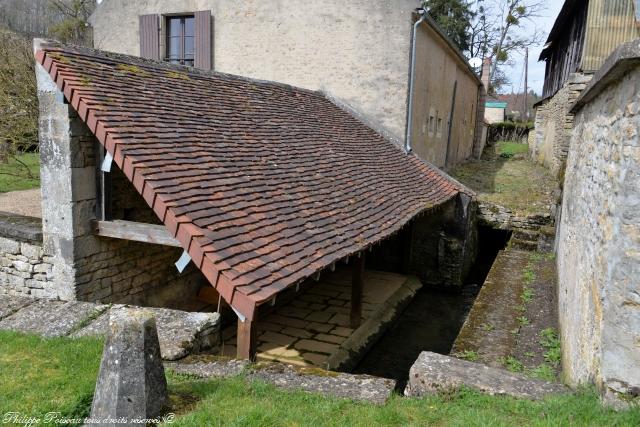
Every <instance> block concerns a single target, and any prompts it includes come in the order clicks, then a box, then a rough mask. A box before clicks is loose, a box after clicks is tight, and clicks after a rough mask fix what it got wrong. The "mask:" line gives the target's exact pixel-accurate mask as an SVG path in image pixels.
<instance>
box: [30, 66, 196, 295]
mask: <svg viewBox="0 0 640 427" xmlns="http://www.w3.org/2000/svg"><path fill="white" fill-rule="evenodd" d="M36 68H37V73H36V74H37V80H38V98H39V103H40V132H39V133H40V163H41V183H42V194H43V198H42V205H43V209H42V212H43V217H42V234H43V251H44V253H46V254H47V259H48V260H50V261H51V263H52V264H53V268H52V271H51V285H50V286H49V292H48V295H47V296H48V297H50V298H55V299H62V300H66V301H71V300H81V301H91V302H98V301H99V302H103V303H106V302H108V303H128V304H136V305H146V306H164V305H166V304H169V305H170V306H173V307H176V308H180V306H179V305H178V306H176V305H175V304H174V303H173V302H174V301H175V302H176V303H178V304H179V303H180V302H181V301H184V300H186V299H188V298H189V297H193V296H195V294H196V293H197V290H198V288H199V287H200V286H202V285H203V284H205V283H206V281H205V279H204V277H203V276H202V274H201V273H200V272H199V271H198V270H197V269H196V268H195V267H193V266H192V265H191V266H189V267H188V268H187V269H186V270H185V271H184V272H183V273H182V274H179V273H178V272H177V270H176V268H175V266H174V262H175V261H176V260H177V259H178V258H179V257H180V254H181V249H180V248H174V247H165V246H160V245H152V244H146V243H139V242H132V241H126V240H118V239H111V238H106V237H99V236H96V235H95V234H94V231H93V226H92V220H94V219H95V218H96V193H97V191H96V188H97V185H96V182H97V180H96V177H97V173H98V172H97V165H96V155H95V153H96V151H97V142H96V140H95V137H94V136H93V135H92V133H91V131H90V130H89V129H88V128H87V126H86V125H85V124H84V123H83V122H82V120H80V118H79V117H78V115H77V114H76V112H75V110H74V109H73V107H71V106H70V105H68V104H66V103H65V102H64V100H63V99H62V97H61V94H60V93H59V91H58V89H57V87H56V86H55V85H54V84H53V81H52V80H51V78H50V77H49V75H48V74H47V73H46V72H45V71H44V69H43V68H42V67H40V66H39V65H37V66H36ZM110 175H111V181H112V193H113V197H112V211H113V219H126V220H134V221H140V222H156V223H157V222H158V220H157V218H155V215H154V214H153V212H152V211H151V209H150V208H149V207H148V206H147V205H146V202H145V201H144V200H143V199H142V197H141V196H140V195H139V194H138V193H137V192H136V190H135V189H134V188H133V186H132V185H131V184H130V183H129V182H128V180H127V179H126V178H125V177H124V175H123V174H122V173H121V172H120V171H119V170H118V169H117V167H116V166H115V164H114V165H113V167H112V172H111V173H110Z"/></svg>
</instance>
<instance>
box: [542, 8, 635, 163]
mask: <svg viewBox="0 0 640 427" xmlns="http://www.w3.org/2000/svg"><path fill="white" fill-rule="evenodd" d="M638 37H640V27H639V26H638V1H637V0H566V1H565V3H564V5H563V7H562V9H561V11H560V14H559V15H558V18H557V19H556V21H555V23H554V25H553V28H552V30H551V32H550V34H549V38H548V39H547V43H546V45H545V48H544V50H543V51H542V53H541V54H540V61H545V62H546V72H545V81H544V90H543V94H542V96H543V99H542V100H541V101H540V102H538V103H537V104H536V123H535V127H536V136H535V140H534V142H533V144H532V147H531V149H532V154H533V157H534V158H535V159H537V160H538V161H539V162H540V163H542V164H544V165H546V166H548V167H549V168H551V169H552V170H553V171H555V172H558V171H561V170H563V169H564V164H565V161H566V157H567V150H568V148H569V138H570V133H571V130H572V129H573V115H572V114H571V113H570V112H569V110H570V108H571V106H572V104H573V103H574V102H575V100H576V99H577V98H578V97H579V96H580V93H581V92H582V90H584V89H585V87H586V84H587V83H588V82H589V81H590V80H591V77H592V76H593V74H594V72H595V71H597V70H598V69H599V68H600V67H601V66H602V64H603V62H604V60H605V59H606V58H607V56H609V54H610V53H611V52H613V50H614V49H615V48H616V47H618V46H619V45H621V44H622V43H625V42H627V41H630V40H633V39H635V38H638Z"/></svg>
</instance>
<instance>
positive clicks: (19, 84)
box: [0, 28, 38, 175]
mask: <svg viewBox="0 0 640 427" xmlns="http://www.w3.org/2000/svg"><path fill="white" fill-rule="evenodd" d="M37 144H38V98H37V96H36V79H35V70H34V60H33V53H32V52H31V41H30V40H29V39H27V38H25V37H23V36H20V35H18V34H16V33H13V32H11V31H8V30H4V29H2V28H0V161H2V162H7V160H8V157H9V156H11V155H13V154H15V153H17V152H20V151H26V150H30V149H33V148H34V147H36V146H37ZM25 167H26V166H25ZM26 173H27V174H28V175H31V172H30V171H29V169H28V168H26Z"/></svg>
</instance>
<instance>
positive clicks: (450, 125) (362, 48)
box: [90, 0, 482, 167]
mask: <svg viewBox="0 0 640 427" xmlns="http://www.w3.org/2000/svg"><path fill="white" fill-rule="evenodd" d="M420 4H421V2H420V1H418V0H392V1H388V2H376V3H375V4H372V3H371V2H369V1H365V0H354V1H346V2H345V1H335V0H332V1H329V2H303V1H287V2H283V1H278V0H266V1H260V2H255V1H249V0H238V1H233V2H225V1H221V0H204V1H198V2H193V1H188V0H171V1H170V0H157V1H153V2H142V1H128V0H104V1H103V2H102V3H101V4H100V5H99V6H98V7H97V9H96V11H95V12H94V14H93V15H92V17H91V19H90V22H91V24H92V26H93V32H94V37H93V39H94V43H95V47H96V48H99V49H103V50H107V51H113V52H118V53H124V54H129V55H136V56H142V57H145V58H150V59H157V60H164V61H168V62H172V63H178V64H184V65H188V66H195V67H197V68H203V69H214V70H216V71H221V72H225V73H230V74H236V75H242V76H247V77H252V78H257V79H261V80H269V81H277V82H282V83H287V84H291V85H294V86H298V87H302V88H306V89H311V90H320V91H322V92H324V93H326V94H328V95H329V96H330V97H333V98H334V99H336V101H338V102H340V103H343V104H345V105H348V106H349V107H350V108H352V109H353V110H355V111H356V112H357V113H358V114H359V115H360V116H361V118H362V119H363V120H365V121H366V122H367V123H369V125H370V126H372V127H374V128H375V129H377V130H378V131H379V132H381V133H383V134H385V135H387V136H389V137H390V138H391V139H392V140H394V141H395V142H396V143H397V144H398V145H404V146H406V147H408V148H411V149H412V150H413V151H414V152H415V153H416V154H418V155H419V156H420V157H422V158H423V159H424V160H427V161H429V162H430V163H432V164H434V165H436V166H438V167H446V166H452V165H454V164H456V163H458V162H460V161H464V160H465V159H467V158H469V157H471V156H473V155H474V154H476V155H479V153H480V151H481V150H482V147H481V146H480V145H481V139H480V138H479V137H476V136H477V135H478V134H479V132H477V131H476V126H477V125H478V127H480V125H481V120H480V121H479V120H477V117H478V114H480V115H479V117H480V118H482V111H481V110H482V108H480V109H479V108H478V105H479V104H480V105H482V104H481V102H479V96H480V95H481V91H480V88H481V82H480V80H479V79H478V77H477V76H476V75H475V73H474V71H473V70H472V69H471V68H470V67H469V65H468V63H467V61H466V60H465V58H464V57H463V56H462V54H461V53H460V52H459V50H458V49H457V48H456V47H455V46H454V45H453V43H452V42H451V41H450V40H449V39H448V38H447V37H446V36H445V35H444V34H443V33H442V32H441V31H440V30H439V29H438V27H437V25H436V24H435V23H434V22H433V20H432V19H431V18H429V17H428V16H426V15H424V14H423V13H422V12H423V11H422V10H420V9H417V8H418V7H419V6H420ZM196 5H197V6H196ZM413 28H416V31H415V32H413ZM413 40H415V44H414V43H413ZM412 52H415V55H412ZM412 56H413V60H412ZM412 82H413V84H412ZM479 110H480V111H479Z"/></svg>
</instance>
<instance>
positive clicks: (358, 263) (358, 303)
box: [351, 252, 364, 329]
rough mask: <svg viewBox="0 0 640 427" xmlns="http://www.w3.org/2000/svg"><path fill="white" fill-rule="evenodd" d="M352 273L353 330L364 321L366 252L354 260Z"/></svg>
mask: <svg viewBox="0 0 640 427" xmlns="http://www.w3.org/2000/svg"><path fill="white" fill-rule="evenodd" d="M352 268H353V270H352V272H351V328H352V329H356V328H357V327H358V326H360V322H361V321H362V288H363V287H364V252H361V253H360V256H359V257H354V258H353V267H352Z"/></svg>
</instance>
